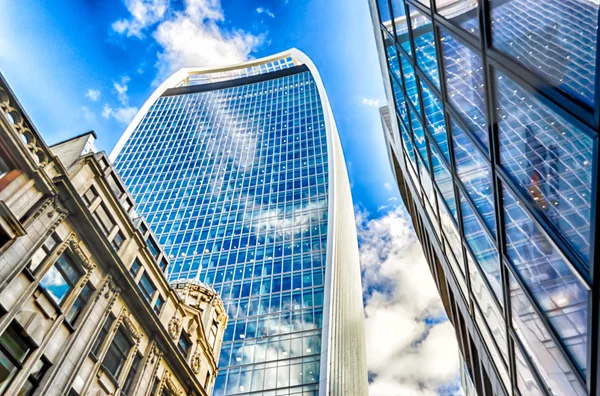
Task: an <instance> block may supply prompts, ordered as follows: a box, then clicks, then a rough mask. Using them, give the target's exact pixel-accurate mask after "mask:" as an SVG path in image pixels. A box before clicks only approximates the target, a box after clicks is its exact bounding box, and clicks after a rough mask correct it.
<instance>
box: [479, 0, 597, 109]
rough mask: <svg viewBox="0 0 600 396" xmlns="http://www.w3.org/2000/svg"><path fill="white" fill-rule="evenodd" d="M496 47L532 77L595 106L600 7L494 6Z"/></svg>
mask: <svg viewBox="0 0 600 396" xmlns="http://www.w3.org/2000/svg"><path fill="white" fill-rule="evenodd" d="M490 3H491V17H492V41H493V45H494V46H495V47H496V48H498V49H499V50H501V51H503V52H505V53H507V54H509V55H512V56H513V57H514V58H516V59H517V60H518V61H519V62H521V63H522V64H523V65H524V66H525V67H527V68H528V69H529V70H531V71H532V72H534V73H536V74H539V75H541V76H542V77H544V78H545V79H546V80H547V81H549V82H550V83H551V84H553V85H555V86H557V87H559V88H560V89H562V90H563V91H565V92H567V93H568V94H570V95H572V96H573V97H575V98H577V99H580V100H582V101H584V102H585V103H587V104H589V105H592V104H593V102H594V92H595V85H594V81H595V73H594V70H595V67H596V36H597V35H598V11H599V9H600V4H599V3H598V2H594V1H589V0H540V1H536V2H531V1H529V0H510V1H506V0H490Z"/></svg>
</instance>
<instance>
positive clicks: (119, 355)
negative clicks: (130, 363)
mask: <svg viewBox="0 0 600 396" xmlns="http://www.w3.org/2000/svg"><path fill="white" fill-rule="evenodd" d="M132 346H133V341H132V340H131V337H129V334H128V333H127V330H125V328H124V327H123V326H119V329H118V330H117V333H116V334H115V337H114V338H113V340H112V342H111V343H110V346H109V347H108V351H107V352H106V356H105V357H104V360H103V361H102V366H104V368H106V370H108V372H109V373H111V374H112V376H113V377H114V378H118V377H119V374H121V370H122V369H123V364H125V361H126V360H127V355H129V350H130V349H131V347H132Z"/></svg>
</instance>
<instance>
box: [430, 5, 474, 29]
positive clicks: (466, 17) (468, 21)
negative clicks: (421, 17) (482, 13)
mask: <svg viewBox="0 0 600 396" xmlns="http://www.w3.org/2000/svg"><path fill="white" fill-rule="evenodd" d="M437 12H438V14H440V15H441V16H443V17H444V18H446V19H448V20H450V21H452V23H454V24H456V25H458V26H460V27H462V28H463V29H465V30H466V31H467V32H469V33H472V34H474V35H475V36H477V37H478V38H479V19H478V17H477V15H478V14H479V2H478V1H473V0H444V1H441V0H437Z"/></svg>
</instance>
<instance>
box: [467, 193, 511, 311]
mask: <svg viewBox="0 0 600 396" xmlns="http://www.w3.org/2000/svg"><path fill="white" fill-rule="evenodd" d="M459 195H460V208H461V210H462V216H463V227H464V233H465V238H466V239H467V243H468V244H469V246H470V247H471V250H472V251H473V254H474V255H475V259H476V260H477V263H479V266H480V267H481V269H482V270H483V273H484V274H485V276H486V278H487V280H488V282H489V284H490V286H491V287H492V289H493V290H494V293H495V294H496V297H497V298H498V302H500V304H502V280H501V276H500V262H499V258H498V250H497V249H496V247H495V246H494V243H493V241H492V239H491V238H490V237H489V236H488V234H487V233H486V232H485V230H484V228H483V225H482V224H481V223H480V222H479V219H477V217H475V213H473V210H472V209H471V206H470V205H469V204H468V203H467V202H466V201H465V198H464V197H463V195H462V194H461V193H459Z"/></svg>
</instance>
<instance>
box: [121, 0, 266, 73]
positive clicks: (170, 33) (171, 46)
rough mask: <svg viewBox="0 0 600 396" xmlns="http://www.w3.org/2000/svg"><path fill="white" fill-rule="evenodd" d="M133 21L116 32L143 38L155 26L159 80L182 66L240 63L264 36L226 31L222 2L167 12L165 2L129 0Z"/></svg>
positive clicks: (190, 2)
mask: <svg viewBox="0 0 600 396" xmlns="http://www.w3.org/2000/svg"><path fill="white" fill-rule="evenodd" d="M126 6H127V9H128V10H129V12H130V13H131V18H129V19H123V20H119V21H117V22H115V23H114V24H113V30H114V31H115V32H117V33H120V34H126V35H127V36H135V37H139V38H141V37H144V34H143V33H144V31H145V30H147V29H150V28H151V27H153V26H154V25H156V28H155V30H154V31H153V33H152V36H153V37H154V39H155V40H156V42H157V43H158V44H159V45H160V47H161V50H160V51H159V52H158V53H157V58H158V60H157V62H156V67H157V69H158V75H157V78H156V81H161V80H163V79H164V78H166V77H167V76H168V75H170V74H172V73H173V72H174V71H176V70H178V69H180V68H182V67H208V66H220V65H228V64H235V63H241V62H244V61H246V60H247V59H248V58H249V56H250V53H251V52H252V51H253V50H254V49H255V48H256V47H257V46H258V45H260V44H261V43H262V42H263V40H264V37H262V36H256V35H253V34H250V33H247V32H244V31H242V30H236V29H225V28H223V27H222V26H220V25H219V23H220V22H223V21H225V16H224V14H223V10H222V8H221V2H220V0H184V8H183V10H180V11H174V10H169V12H166V11H167V8H168V7H167V5H166V1H163V0H126Z"/></svg>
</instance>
